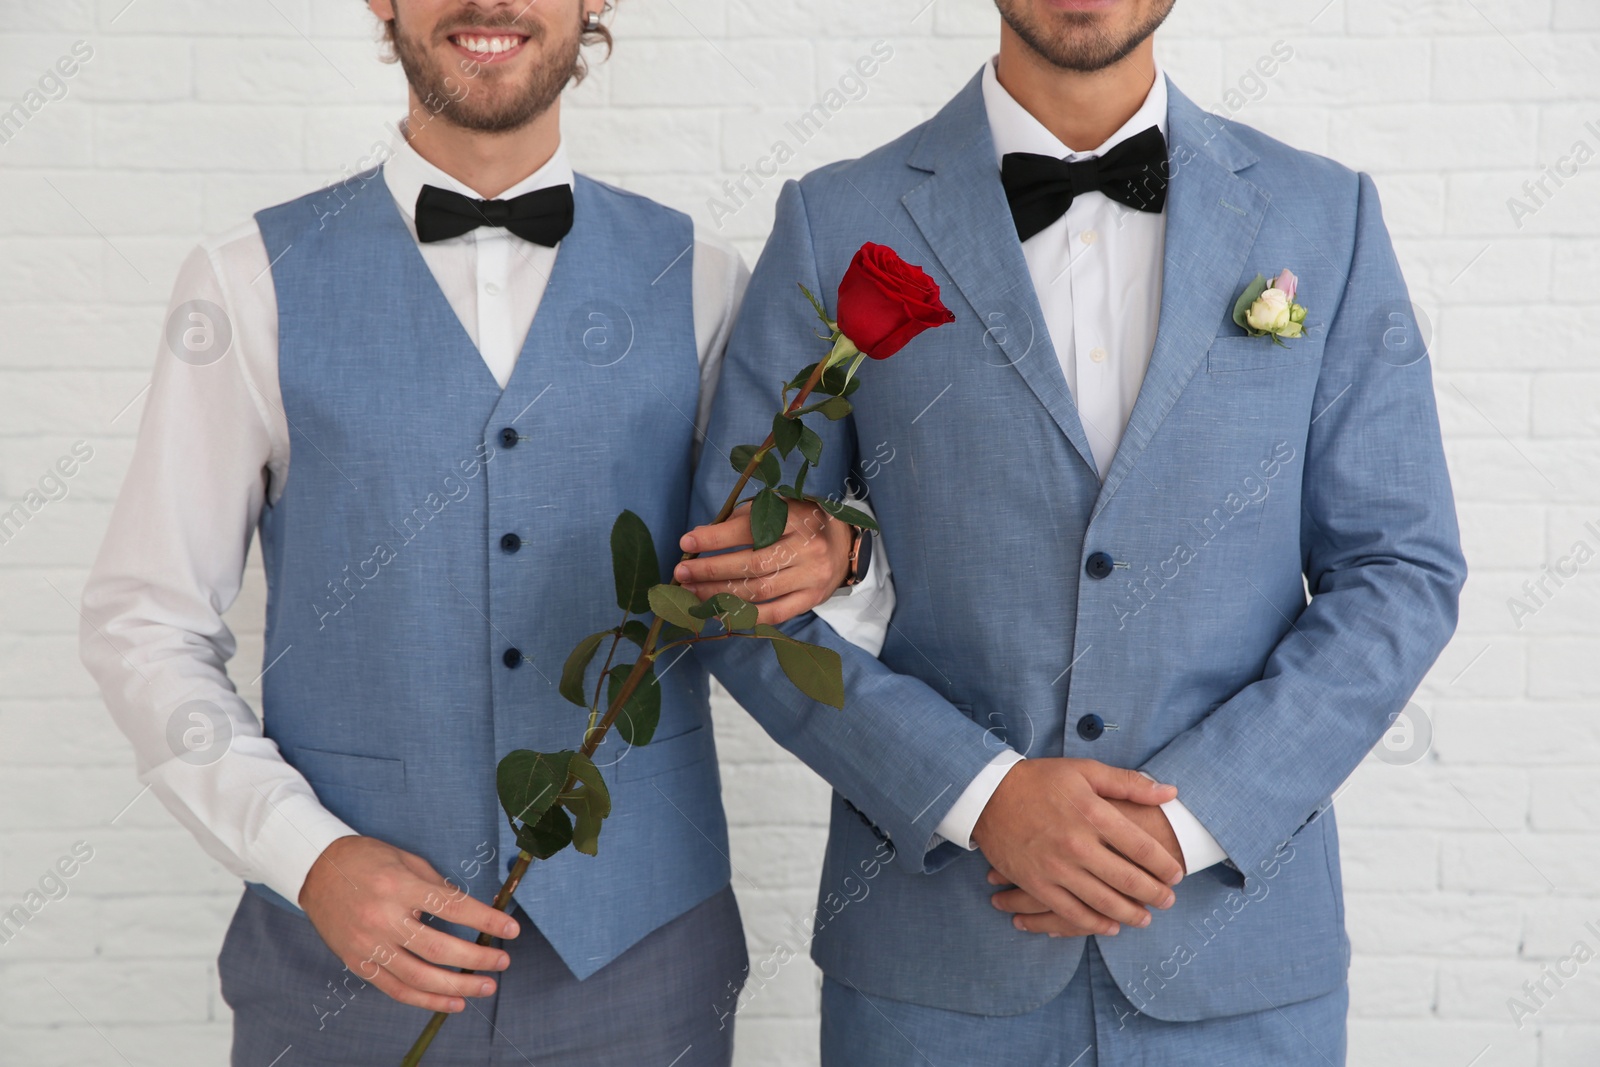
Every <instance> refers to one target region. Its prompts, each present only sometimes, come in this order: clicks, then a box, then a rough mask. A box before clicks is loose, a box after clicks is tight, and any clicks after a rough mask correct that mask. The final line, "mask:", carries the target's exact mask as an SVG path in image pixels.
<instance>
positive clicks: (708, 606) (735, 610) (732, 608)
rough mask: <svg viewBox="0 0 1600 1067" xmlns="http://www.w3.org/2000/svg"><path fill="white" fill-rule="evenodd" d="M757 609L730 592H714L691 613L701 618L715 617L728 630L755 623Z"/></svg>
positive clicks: (744, 627) (746, 626)
mask: <svg viewBox="0 0 1600 1067" xmlns="http://www.w3.org/2000/svg"><path fill="white" fill-rule="evenodd" d="M759 610H760V609H758V608H757V607H756V606H755V605H754V604H752V603H750V602H749V601H748V600H744V599H742V598H740V597H736V596H734V595H733V594H732V593H715V594H713V595H712V596H711V597H710V598H709V599H708V600H706V601H705V602H704V603H703V604H700V605H698V606H697V607H695V608H694V609H693V611H692V612H691V614H693V615H694V616H696V617H697V618H701V619H717V620H719V621H720V622H721V623H722V625H724V626H726V627H727V628H728V629H730V630H748V629H750V627H752V626H754V625H755V624H756V618H757V616H758V614H759Z"/></svg>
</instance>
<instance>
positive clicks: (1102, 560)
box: [1083, 552, 1112, 580]
mask: <svg viewBox="0 0 1600 1067" xmlns="http://www.w3.org/2000/svg"><path fill="white" fill-rule="evenodd" d="M1111 562H1112V560H1111V557H1110V556H1108V555H1106V554H1105V553H1104V552H1091V553H1090V554H1089V558H1088V559H1087V560H1085V561H1084V564H1083V569H1084V572H1085V573H1086V574H1088V575H1089V577H1091V578H1094V579H1096V580H1098V579H1100V578H1109V577H1110V576H1111Z"/></svg>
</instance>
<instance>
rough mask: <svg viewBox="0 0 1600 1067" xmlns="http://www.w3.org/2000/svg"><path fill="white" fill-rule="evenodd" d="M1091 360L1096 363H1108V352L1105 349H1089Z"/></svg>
mask: <svg viewBox="0 0 1600 1067" xmlns="http://www.w3.org/2000/svg"><path fill="white" fill-rule="evenodd" d="M1089 358H1090V359H1092V360H1094V361H1095V362H1096V363H1104V362H1105V361H1106V350H1105V349H1103V348H1091V349H1089Z"/></svg>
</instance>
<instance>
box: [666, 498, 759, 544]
mask: <svg viewBox="0 0 1600 1067" xmlns="http://www.w3.org/2000/svg"><path fill="white" fill-rule="evenodd" d="M752 540H754V538H752V537H751V536H750V505H749V504H744V505H741V506H740V507H739V509H738V510H737V511H735V512H734V513H733V514H732V515H730V516H728V520H727V521H726V522H718V523H711V524H709V525H706V526H696V527H695V528H694V529H692V530H690V531H689V532H688V533H686V534H684V535H683V536H682V537H680V538H679V539H678V547H679V548H681V549H683V550H684V551H685V552H721V551H722V550H723V549H725V548H738V547H740V546H741V545H748V544H749V543H750V542H751V541H752Z"/></svg>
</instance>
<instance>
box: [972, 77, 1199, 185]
mask: <svg viewBox="0 0 1600 1067" xmlns="http://www.w3.org/2000/svg"><path fill="white" fill-rule="evenodd" d="M999 59H1000V57H999V56H995V57H993V58H992V59H990V60H989V62H987V63H985V64H984V65H983V107H984V110H985V112H987V113H988V116H989V131H990V133H991V134H992V135H993V137H994V157H995V161H996V162H999V161H1000V159H1001V158H1002V157H1004V156H1005V154H1006V153H1007V152H1033V153H1035V154H1037V155H1042V156H1054V157H1055V158H1057V159H1084V158H1087V157H1089V156H1099V155H1104V154H1105V153H1106V152H1108V151H1110V150H1111V149H1112V148H1115V147H1116V146H1117V145H1118V144H1120V143H1121V142H1123V141H1126V140H1127V139H1128V138H1129V137H1132V136H1133V135H1134V134H1136V133H1141V132H1143V131H1145V130H1148V129H1149V128H1150V127H1152V126H1154V127H1156V128H1157V129H1158V130H1160V131H1161V136H1162V137H1166V135H1167V78H1166V74H1165V73H1163V71H1162V70H1161V64H1160V63H1157V64H1156V80H1155V84H1154V85H1152V86H1151V87H1150V93H1149V95H1148V96H1146V97H1145V98H1144V103H1143V104H1141V105H1140V106H1139V110H1138V111H1135V112H1134V113H1133V117H1132V118H1130V119H1129V120H1128V121H1127V122H1124V123H1123V124H1122V127H1121V128H1120V129H1118V130H1117V132H1116V133H1114V134H1112V135H1111V136H1110V137H1108V138H1106V140H1105V142H1104V143H1103V144H1101V145H1100V146H1099V147H1098V148H1095V149H1092V150H1090V151H1087V152H1075V151H1073V150H1072V149H1070V148H1068V147H1067V146H1066V145H1064V144H1062V143H1061V140H1060V139H1059V138H1058V137H1056V135H1055V134H1053V133H1051V132H1050V131H1049V130H1048V129H1046V128H1045V126H1044V124H1043V123H1042V122H1040V121H1039V120H1038V119H1036V118H1034V117H1033V116H1032V115H1031V114H1029V113H1028V109H1027V108H1025V107H1023V106H1022V105H1021V104H1019V103H1017V100H1016V97H1014V96H1012V95H1011V94H1010V93H1008V92H1007V91H1006V89H1005V86H1003V85H1001V84H1000V79H999V78H998V77H997V76H996V75H995V69H996V65H997V64H998V62H999Z"/></svg>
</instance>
